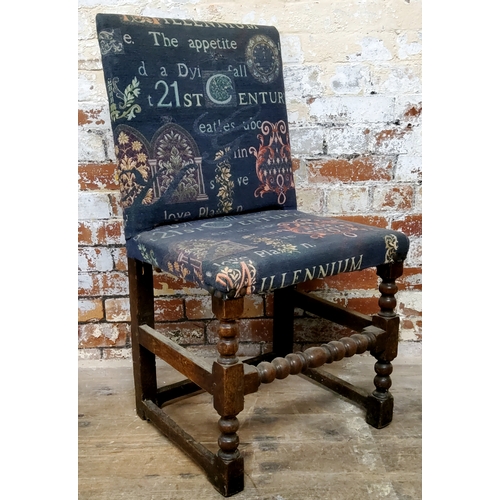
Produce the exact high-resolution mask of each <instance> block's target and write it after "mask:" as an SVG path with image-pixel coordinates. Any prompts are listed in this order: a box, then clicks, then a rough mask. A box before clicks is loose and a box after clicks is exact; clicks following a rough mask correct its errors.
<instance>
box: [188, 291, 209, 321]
mask: <svg viewBox="0 0 500 500" xmlns="http://www.w3.org/2000/svg"><path fill="white" fill-rule="evenodd" d="M185 304H186V318H188V319H212V318H214V313H213V312H212V297H210V296H201V297H186V299H185Z"/></svg>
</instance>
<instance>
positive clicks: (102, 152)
mask: <svg viewBox="0 0 500 500" xmlns="http://www.w3.org/2000/svg"><path fill="white" fill-rule="evenodd" d="M103 135H104V134H103V133H100V131H98V130H95V129H90V130H89V129H86V128H84V127H78V160H79V161H80V162H82V163H104V162H106V161H107V160H108V159H109V158H108V155H107V154H106V149H107V145H106V143H105V140H104V137H103Z"/></svg>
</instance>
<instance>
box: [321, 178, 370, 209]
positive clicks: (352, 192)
mask: <svg viewBox="0 0 500 500" xmlns="http://www.w3.org/2000/svg"><path fill="white" fill-rule="evenodd" d="M369 206H370V196H369V191H368V188H367V187H358V186H344V185H343V186H338V187H336V188H334V189H332V190H330V191H329V192H328V193H327V210H328V213H329V214H332V215H341V214H346V213H360V212H365V211H367V210H368V207H369Z"/></svg>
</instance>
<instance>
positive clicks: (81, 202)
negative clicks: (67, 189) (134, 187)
mask: <svg viewBox="0 0 500 500" xmlns="http://www.w3.org/2000/svg"><path fill="white" fill-rule="evenodd" d="M111 216H112V209H111V204H110V203H109V196H108V194H106V193H99V192H95V191H80V192H79V193H78V220H87V219H109V218H110V217H111Z"/></svg>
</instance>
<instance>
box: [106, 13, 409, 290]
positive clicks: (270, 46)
mask: <svg viewBox="0 0 500 500" xmlns="http://www.w3.org/2000/svg"><path fill="white" fill-rule="evenodd" d="M97 31H98V36H99V43H100V48H101V54H102V62H103V69H104V75H105V79H106V85H107V89H108V98H109V104H110V116H111V122H112V127H113V133H114V139H115V152H116V157H117V162H118V176H119V180H120V186H121V187H120V189H121V201H122V205H123V209H124V218H125V236H126V240H127V251H128V255H129V256H130V257H134V258H136V259H139V260H141V261H145V262H149V263H151V264H153V265H154V266H156V267H159V268H161V269H162V270H164V271H166V272H169V273H171V274H173V275H175V276H178V277H179V276H180V277H183V278H185V279H187V280H189V281H192V282H194V283H196V284H198V285H200V286H202V287H204V288H206V289H208V290H210V291H211V292H212V293H215V294H217V295H222V296H224V297H235V296H239V295H245V294H249V293H261V292H262V293H263V292H269V291H272V290H275V289H277V288H283V287H286V286H290V285H293V284H296V283H300V282H303V281H307V280H310V279H314V278H321V277H326V276H331V275H335V274H338V273H341V272H350V271H356V270H361V269H365V268H367V267H373V266H377V265H379V264H384V263H389V262H394V261H402V260H404V258H405V257H406V253H407V251H408V244H409V243H408V238H407V237H406V236H405V235H404V234H402V233H399V232H396V231H391V230H385V229H380V228H376V227H371V226H366V225H361V224H354V223H351V222H345V221H341V220H338V219H334V218H330V217H319V216H314V215H309V214H305V213H303V212H300V211H298V210H297V206H296V198H295V184H294V180H293V174H292V160H291V150H290V144H289V129H288V122H287V113H286V106H285V97H284V96H285V94H284V84H283V72H282V63H281V50H280V40H279V35H278V32H277V31H276V29H275V28H273V27H269V26H255V25H234V24H221V23H208V22H196V21H186V20H175V19H156V18H144V17H136V16H125V15H111V14H109V15H108V14H98V15H97Z"/></svg>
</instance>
